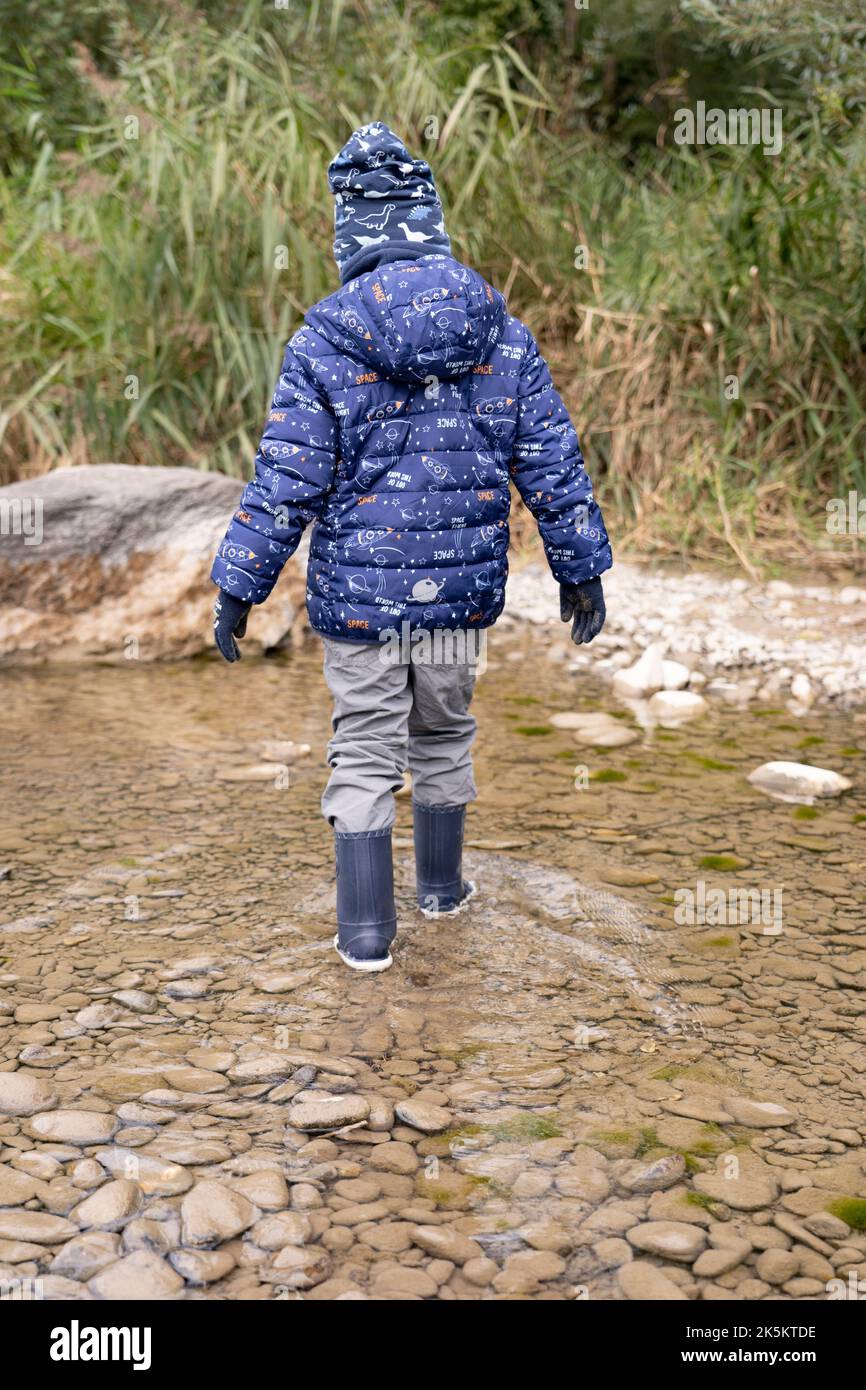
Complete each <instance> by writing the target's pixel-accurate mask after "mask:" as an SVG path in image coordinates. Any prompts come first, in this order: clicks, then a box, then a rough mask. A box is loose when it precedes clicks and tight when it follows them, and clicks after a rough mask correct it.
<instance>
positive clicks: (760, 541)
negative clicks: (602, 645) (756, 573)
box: [0, 0, 866, 568]
mask: <svg viewBox="0 0 866 1390" xmlns="http://www.w3.org/2000/svg"><path fill="white" fill-rule="evenodd" d="M266 12H267V13H266ZM179 13H180V18H178V17H177V16H176V15H175V13H174V11H173V10H168V11H166V13H165V16H164V18H163V19H161V20H160V21H159V22H158V23H157V24H156V25H155V26H154V27H153V28H152V29H151V30H150V31H149V32H148V36H147V41H146V43H144V42H136V43H133V42H129V43H128V44H127V47H126V51H125V52H124V51H121V52H120V53H119V54H118V55H117V61H116V65H115V66H116V71H115V72H114V73H113V75H106V73H105V71H103V70H99V69H97V68H96V66H95V64H93V62H92V59H90V57H89V56H88V54H87V52H86V51H83V52H82V53H81V55H80V59H79V62H80V65H81V72H82V75H83V78H84V81H85V83H86V84H87V85H88V87H89V89H90V91H91V93H92V95H93V97H94V99H95V108H94V109H95V110H96V112H97V114H98V116H99V119H98V120H95V121H91V122H90V123H87V124H84V125H83V126H82V128H81V129H80V130H78V131H77V132H76V133H75V137H74V140H73V141H71V142H66V143H67V144H69V145H71V148H66V149H59V148H58V144H59V142H57V143H54V142H52V141H51V140H50V139H46V140H44V141H43V142H42V143H41V145H37V144H36V143H34V146H33V151H32V157H28V158H17V159H16V160H15V161H14V162H13V163H12V166H11V167H10V168H9V169H8V171H7V173H6V174H5V175H4V176H3V177H2V179H0V219H2V231H0V249H2V257H0V259H2V261H3V262H4V265H3V269H2V271H0V315H2V320H3V335H2V339H0V397H2V402H3V409H2V415H0V480H2V481H9V480H11V479H13V478H16V477H20V476H27V475H29V474H33V473H37V472H41V471H43V470H45V469H46V468H50V467H54V466H57V465H59V464H69V463H72V464H77V463H88V462H101V461H106V460H115V461H126V462H133V463H140V464H185V465H191V466H193V467H199V468H216V469H221V470H223V471H225V472H227V473H231V474H234V475H237V476H239V477H240V476H242V475H244V474H246V472H247V471H248V469H249V467H250V461H251V458H252V454H253V452H254V449H255V445H256V442H257V436H258V431H259V429H260V427H261V420H262V418H263V411H264V409H265V407H266V404H267V400H268V398H269V395H270V391H271V390H272V387H273V380H274V376H275V372H276V369H277V365H278V360H279V354H280V348H281V346H282V344H283V342H284V341H285V340H286V338H287V337H288V336H289V334H290V333H291V331H292V330H293V328H294V327H295V326H296V325H297V323H298V322H299V320H300V319H301V317H302V315H303V313H304V310H305V309H306V308H307V307H308V306H309V304H310V303H312V302H313V301H315V300H316V299H317V298H319V297H320V296H322V295H323V294H326V293H328V292H330V291H331V290H332V289H333V288H335V287H336V283H337V280H336V274H335V271H334V267H333V263H332V260H331V254H330V243H331V239H332V220H331V219H332V209H331V205H330V197H329V195H328V192H327V183H326V169H327V164H328V161H329V159H330V157H331V156H332V154H333V153H334V151H335V150H336V149H337V148H338V147H339V145H340V144H341V143H342V142H343V140H344V139H345V138H346V135H347V134H348V132H349V130H350V129H351V128H352V127H353V126H355V125H357V124H360V123H361V122H363V121H366V120H372V119H377V118H381V119H384V120H387V121H388V122H389V123H391V124H393V125H395V126H396V127H397V129H398V130H399V131H400V132H401V133H402V134H403V135H404V136H405V138H406V139H407V141H409V143H410V144H413V145H414V146H416V147H417V148H419V149H420V150H421V151H423V152H424V153H425V154H426V155H427V157H428V158H430V160H431V162H432V163H433V165H434V168H435V171H436V176H437V182H438V184H439V187H440V190H441V192H442V196H443V201H444V203H445V208H446V217H447V219H448V224H449V231H450V233H451V236H452V243H453V245H454V248H455V253H456V254H457V255H459V256H461V257H463V258H464V259H466V260H468V261H471V262H473V263H475V264H477V265H478V266H479V267H480V268H481V269H482V270H483V271H484V272H485V273H486V274H488V275H489V276H490V278H492V279H493V280H494V281H495V282H496V283H498V284H499V285H500V287H501V288H503V289H504V290H505V291H506V292H507V293H508V296H509V301H510V305H511V307H512V309H513V310H514V311H515V312H517V313H519V314H521V315H522V316H524V317H525V318H526V319H527V320H528V321H529V323H530V326H531V327H532V328H533V329H534V330H535V331H536V332H537V333H538V335H539V337H540V339H541V340H542V344H543V346H544V347H545V349H546V350H547V351H548V354H549V355H550V357H551V359H552V362H553V364H554V367H555V370H556V374H557V377H558V379H559V381H560V382H561V383H562V386H563V389H564V393H565V394H566V396H567V398H568V400H569V404H570V405H571V406H572V407H573V411H574V415H575V419H576V421H577V423H578V426H579V428H580V430H581V433H582V436H583V442H584V448H585V452H586V453H587V456H588V459H589V461H590V463H591V466H592V470H593V473H594V474H595V475H597V478H598V490H599V492H600V495H601V496H602V499H603V501H604V503H605V506H606V510H607V511H608V512H609V513H610V514H611V516H612V519H613V521H614V527H615V533H616V535H617V538H618V540H619V546H618V549H619V550H620V552H622V550H623V548H626V549H627V548H628V547H629V546H631V547H632V548H634V549H639V550H642V551H653V550H654V551H657V552H659V553H664V554H674V553H682V554H685V553H693V554H697V555H698V556H714V557H716V558H717V557H718V555H719V554H720V553H726V554H728V555H729V556H730V558H731V561H732V563H737V564H744V565H745V566H746V567H747V568H748V567H754V566H756V565H760V564H762V563H764V562H765V561H768V562H782V563H789V562H790V560H791V559H792V558H803V557H805V556H807V555H810V554H811V555H819V558H820V559H822V560H823V561H825V562H826V563H827V564H833V563H842V564H845V565H850V564H851V563H852V562H853V561H854V560H855V559H856V556H857V542H856V540H852V541H851V542H850V543H848V542H846V543H845V544H844V545H843V544H840V542H839V540H838V538H834V545H833V547H830V546H829V543H828V538H827V537H826V534H825V533H824V532H823V529H822V528H823V518H824V504H825V501H826V500H827V498H828V497H834V496H842V495H845V493H847V491H848V490H849V489H851V488H853V489H859V490H860V491H864V490H866V469H864V462H863V457H864V443H866V413H864V399H866V392H864V385H866V381H864V377H866V372H864V366H863V356H862V348H863V341H864V331H866V265H864V250H863V248H864V245H866V209H864V207H863V203H862V197H861V193H860V191H859V190H862V184H863V175H864V151H866V143H864V127H863V125H862V123H861V124H857V123H856V122H851V123H849V125H848V127H847V128H846V129H844V130H842V131H841V132H838V131H837V132H835V133H834V132H831V133H829V134H828V130H827V128H826V127H825V126H824V125H822V124H821V123H820V122H819V120H818V119H817V118H811V117H809V116H808V115H805V116H799V114H798V119H799V126H798V128H797V129H796V130H795V129H792V128H791V126H790V125H788V127H787V128H786V142H785V146H784V149H783V152H782V154H781V155H780V156H779V157H778V158H776V159H769V158H766V157H765V156H764V155H763V154H762V153H761V152H759V151H754V150H748V149H737V150H733V149H732V150H722V149H718V150H715V151H713V152H712V154H710V155H708V154H707V153H706V152H703V153H702V154H695V153H684V152H683V151H682V150H680V149H679V148H678V147H676V146H671V145H669V144H665V145H664V146H663V147H660V148H659V147H655V146H641V147H639V148H637V149H635V148H633V147H631V148H628V149H624V148H622V147H620V146H617V145H616V144H615V143H614V142H613V141H612V140H611V139H610V138H608V137H605V136H604V135H601V134H599V133H598V132H593V130H592V129H591V127H590V126H589V125H587V124H586V123H577V122H569V123H568V124H565V123H564V121H563V115H562V87H561V82H560V81H559V78H560V77H561V74H558V73H557V71H556V66H555V63H554V62H553V61H552V60H549V61H541V62H538V63H535V64H532V63H531V55H530V54H529V53H528V52H527V50H526V48H525V46H524V45H521V43H520V42H519V41H518V40H517V39H514V38H513V37H512V38H509V37H508V36H506V37H501V36H500V37H499V38H495V37H491V36H490V35H489V34H485V33H484V32H483V31H482V32H480V33H479V34H477V35H474V36H473V34H471V33H470V34H468V35H467V34H466V33H465V28H466V26H465V24H463V25H461V26H459V29H451V28H449V26H448V25H447V24H444V23H443V24H442V25H441V26H440V27H439V28H437V29H434V28H431V27H430V14H429V11H425V12H424V13H423V16H421V17H417V16H416V13H415V11H414V10H413V9H412V8H411V7H409V6H400V7H398V6H391V5H387V4H375V5H374V4H369V5H367V4H363V3H356V4H350V3H339V0H333V3H318V2H317V3H314V4H312V5H310V6H308V7H307V8H306V9H305V10H304V11H303V12H300V11H299V9H298V7H292V8H290V9H289V10H288V11H286V12H280V13H279V14H278V15H277V16H275V14H274V12H273V11H271V10H270V7H267V6H262V4H260V3H254V2H253V0H251V3H249V4H248V5H247V7H246V9H245V10H244V11H243V12H242V13H241V14H240V15H239V16H237V17H235V18H234V19H233V18H231V8H230V7H229V10H228V14H227V15H226V14H224V15H223V16H222V17H221V19H220V21H219V22H209V21H208V20H207V19H205V18H202V17H201V16H195V15H193V14H191V13H190V12H187V11H186V10H181V11H180V12H179ZM422 18H423V20H424V22H423V23H422V22H421V19H422ZM455 35H457V37H455ZM743 104H750V103H749V101H746V100H744V102H743ZM579 246H586V247H587V248H588V253H589V259H588V264H587V265H586V267H585V268H581V269H577V268H576V267H575V248H576V247H579ZM732 376H735V377H736V378H737V379H738V382H739V398H738V399H733V400H729V399H727V397H726V391H725V382H726V380H727V379H729V378H730V377H732Z"/></svg>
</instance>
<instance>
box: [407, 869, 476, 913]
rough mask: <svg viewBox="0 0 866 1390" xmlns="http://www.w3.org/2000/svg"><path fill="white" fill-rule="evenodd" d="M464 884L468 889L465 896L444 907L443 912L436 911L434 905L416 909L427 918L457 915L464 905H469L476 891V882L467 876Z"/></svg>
mask: <svg viewBox="0 0 866 1390" xmlns="http://www.w3.org/2000/svg"><path fill="white" fill-rule="evenodd" d="M466 885H467V888H468V890H469V891H468V892H467V894H466V896H465V898H462V899H461V900H460V902H459V903H458V904H457V906H456V907H448V908H446V909H445V911H444V912H439V911H437V909H436V908H435V907H419V909H418V911H419V912H420V913H421V915H422V917H428V918H434V917H457V916H458V915H459V913H461V912H462V911H463V909H464V908H465V907H468V906H469V904H470V903H471V901H472V899H473V898H474V897H475V895H476V893H477V892H478V885H477V883H473V882H472V879H471V878H467V880H466Z"/></svg>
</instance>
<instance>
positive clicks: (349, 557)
mask: <svg viewBox="0 0 866 1390" xmlns="http://www.w3.org/2000/svg"><path fill="white" fill-rule="evenodd" d="M509 475H510V476H511V478H512V479H513V480H514V483H515V484H516V486H517V488H518V490H519V492H520V494H521V496H522V497H523V500H524V501H525V502H526V504H527V506H528V507H529V509H530V511H531V512H532V514H533V516H534V517H535V519H536V521H537V523H538V527H539V530H540V532H541V536H542V539H543V541H544V548H545V551H546V554H547V559H548V561H549V563H550V568H551V570H552V571H553V574H554V577H555V578H556V579H557V580H559V582H560V583H571V584H580V583H582V582H583V581H584V580H587V579H591V578H592V577H593V576H595V575H598V574H601V573H602V572H603V571H604V570H606V569H608V568H609V567H610V565H611V553H610V546H609V544H608V539H607V533H606V531H605V528H604V522H603V520H602V516H601V512H600V510H599V508H598V505H597V503H596V502H595V501H594V499H593V495H592V485H591V483H590V480H589V477H588V476H587V473H586V470H585V468H584V463H583V456H582V454H581V452H580V445H579V444H578V440H577V435H576V434H575V431H574V428H573V426H572V424H571V421H570V420H569V417H568V412H567V411H566V409H565V406H564V405H563V403H562V401H561V399H560V397H559V395H558V394H557V392H556V390H555V388H554V386H553V384H552V382H551V379H550V373H549V371H548V368H547V364H546V363H545V361H544V359H543V358H542V357H541V355H540V353H539V351H538V348H537V346H536V343H535V340H534V338H533V337H532V334H531V333H530V332H529V331H528V329H527V328H526V327H524V325H523V324H522V323H521V322H520V321H519V320H518V319H516V318H513V317H512V316H511V315H509V314H508V312H507V310H506V307H505V302H504V300H503V298H502V296H501V295H500V294H499V293H498V292H497V291H496V290H494V289H492V288H491V286H490V285H488V284H487V282H486V281H485V280H484V279H483V277H482V276H481V275H479V274H478V273H477V272H476V271H474V270H470V269H468V268H467V267H466V266H464V265H461V264H460V263H459V262H458V261H456V260H454V259H452V257H451V256H447V255H440V254H437V255H426V256H421V257H420V258H417V259H411V260H394V261H390V262H386V263H384V264H381V265H379V266H378V267H377V268H376V269H374V270H372V271H369V272H368V273H366V274H363V275H359V276H357V277H356V278H355V279H352V280H350V281H349V283H348V284H346V285H344V286H343V287H342V289H339V290H337V292H336V293H335V294H332V295H330V296H329V297H328V298H327V299H323V300H322V301H321V302H320V303H319V304H316V305H315V306H314V307H313V308H312V309H311V310H310V311H309V313H308V314H307V316H306V320H305V322H304V325H303V327H302V328H301V329H300V330H299V331H298V332H297V333H296V334H295V336H294V337H293V338H292V340H291V341H290V343H289V344H288V346H287V348H286V353H285V357H284V360H283V366H282V371H281V373H280V379H279V383H278V385H277V389H276V392H275V393H274V399H273V405H272V408H271V412H270V414H269V416H268V420H267V425H266V428H265V432H264V437H263V438H262V442H261V444H260V446H259V451H258V453H257V455H256V472H255V478H254V480H253V481H252V482H251V483H249V484H248V486H247V488H246V490H245V492H244V494H243V496H242V498H241V503H240V507H239V509H238V511H237V512H236V513H235V515H234V517H233V519H232V521H231V524H230V525H229V528H228V531H227V533H226V537H225V540H224V541H223V542H222V544H221V545H220V548H219V551H218V553H217V558H216V560H215V562H214V567H213V579H214V581H215V582H216V583H217V584H218V585H219V586H220V588H221V589H224V590H226V592H228V593H230V594H234V595H235V596H236V597H237V598H240V599H246V600H248V601H250V602H252V603H261V602H262V601H263V600H264V599H266V598H267V596H268V594H269V593H270V591H271V589H272V588H273V586H274V584H275V582H276V580H277V577H278V575H279V573H280V570H281V569H282V566H283V565H284V564H285V562H286V560H287V559H288V557H289V556H290V555H291V554H292V552H293V551H294V550H295V548H296V547H297V545H298V542H299V540H300V537H301V533H302V531H303V529H304V527H305V526H306V525H307V523H308V522H313V523H314V526H313V531H312V537H311V543H310V557H309V565H308V570H307V607H308V611H309V616H310V622H311V623H312V625H313V627H314V628H316V629H317V630H318V631H319V632H322V633H324V634H326V635H327V636H329V637H341V638H355V639H359V640H365V641H370V640H373V639H376V638H377V637H379V635H380V634H381V633H382V632H383V631H386V630H392V629H395V628H396V629H398V630H400V629H401V624H402V623H403V622H404V621H405V622H408V623H409V624H410V628H426V629H433V628H439V627H445V628H464V629H471V628H473V627H476V628H481V627H488V626H489V625H490V624H491V623H493V622H495V621H496V619H497V617H498V616H499V614H500V613H501V612H502V608H503V605H504V602H505V580H506V576H507V572H508V564H507V559H506V554H507V550H508V513H509V506H510V494H509V487H508V480H509Z"/></svg>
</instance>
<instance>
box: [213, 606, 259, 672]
mask: <svg viewBox="0 0 866 1390" xmlns="http://www.w3.org/2000/svg"><path fill="white" fill-rule="evenodd" d="M251 607H252V604H250V603H244V601H243V599H239V598H235V597H234V596H233V595H232V594H227V593H225V592H224V591H223V590H222V589H220V591H219V594H218V595H217V601H216V603H215V604H214V610H213V633H214V641H215V642H216V644H217V646H218V647H219V649H220V651H221V652H222V655H223V656H224V657H225V659H226V661H240V659H241V649H240V647H239V646H238V644H237V642H236V641H235V638H236V637H243V636H244V634H245V632H246V630H247V614H248V613H249V611H250V608H251Z"/></svg>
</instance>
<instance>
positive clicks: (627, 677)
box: [613, 642, 665, 700]
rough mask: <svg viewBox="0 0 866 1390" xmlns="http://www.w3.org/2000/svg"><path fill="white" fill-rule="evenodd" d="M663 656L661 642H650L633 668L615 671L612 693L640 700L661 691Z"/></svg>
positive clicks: (662, 683)
mask: <svg viewBox="0 0 866 1390" xmlns="http://www.w3.org/2000/svg"><path fill="white" fill-rule="evenodd" d="M663 654H664V647H663V645H662V644H661V642H652V643H651V644H650V646H648V647H647V649H646V651H644V652H643V653H642V655H641V656H640V657H639V658H638V660H637V661H636V662H635V664H634V665H633V666H629V667H627V668H626V669H625V670H624V671H617V673H616V675H615V676H614V678H613V689H614V693H615V694H616V695H622V696H625V697H626V698H628V699H632V700H640V699H643V698H644V697H645V696H647V695H652V694H653V692H654V691H656V690H661V689H662V687H663V686H664V683H665V677H664V664H663Z"/></svg>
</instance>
